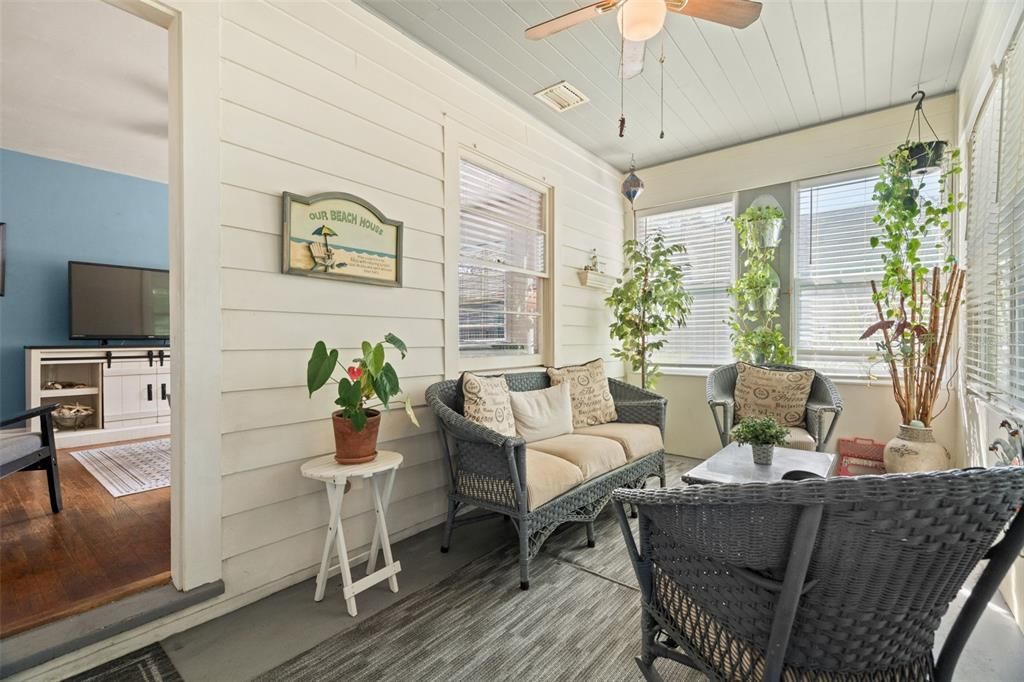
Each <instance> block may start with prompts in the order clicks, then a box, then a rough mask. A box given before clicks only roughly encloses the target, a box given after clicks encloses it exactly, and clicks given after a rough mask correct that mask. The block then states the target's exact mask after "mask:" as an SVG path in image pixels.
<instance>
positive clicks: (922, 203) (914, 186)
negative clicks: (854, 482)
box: [861, 149, 966, 427]
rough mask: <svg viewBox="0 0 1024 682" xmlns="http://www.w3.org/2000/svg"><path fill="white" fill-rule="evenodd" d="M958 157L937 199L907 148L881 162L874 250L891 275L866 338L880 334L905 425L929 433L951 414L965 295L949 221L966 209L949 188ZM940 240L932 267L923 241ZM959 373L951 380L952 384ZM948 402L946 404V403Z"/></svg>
mask: <svg viewBox="0 0 1024 682" xmlns="http://www.w3.org/2000/svg"><path fill="white" fill-rule="evenodd" d="M960 170H961V168H960V165H959V153H958V151H956V150H954V151H953V152H952V153H951V155H950V157H949V159H948V162H947V166H946V168H945V169H944V171H943V172H942V174H941V176H940V181H939V184H940V190H939V197H938V199H937V200H932V199H929V198H926V197H924V196H923V190H924V182H925V180H924V177H923V176H920V175H917V176H915V174H914V172H915V162H914V160H913V159H912V158H911V157H910V155H909V153H908V152H907V150H906V149H900V150H897V151H895V152H893V153H892V154H891V155H890V156H889V157H887V158H885V159H883V160H882V174H881V177H880V178H879V180H878V183H877V184H876V185H875V192H874V195H873V198H874V200H875V201H876V202H877V204H878V212H877V214H876V215H875V218H874V221H875V223H876V224H877V225H878V226H879V227H880V228H881V229H882V235H881V236H879V237H872V239H871V245H872V246H873V247H875V248H879V247H881V248H882V250H883V252H882V261H883V263H884V264H885V273H884V275H883V277H882V280H881V282H880V283H879V282H875V281H874V280H872V282H871V292H872V299H873V301H874V303H875V310H876V312H877V313H878V321H877V322H876V323H874V324H872V325H871V326H870V327H868V328H867V330H865V332H864V334H863V335H862V336H861V338H862V339H866V338H869V337H871V336H874V335H876V334H880V335H881V341H878V342H876V347H877V348H878V351H879V355H880V358H879V359H880V360H881V361H882V362H883V363H884V364H885V366H886V368H887V370H888V372H889V376H890V378H891V379H892V390H893V397H894V398H895V400H896V404H897V405H898V406H899V408H900V414H901V416H902V423H903V424H911V423H912V422H915V421H916V422H920V424H921V425H922V426H926V427H928V426H931V424H932V420H934V419H935V417H937V416H938V415H939V414H941V413H942V411H943V410H944V409H945V405H943V406H942V407H941V408H937V406H938V402H939V397H940V395H941V393H942V391H943V389H944V388H945V386H946V383H947V377H946V367H947V365H948V364H949V361H950V360H951V359H952V360H954V364H955V360H956V358H951V357H950V355H951V353H952V350H951V347H952V344H953V338H954V333H955V329H956V325H957V314H958V312H959V310H960V303H961V301H962V296H963V288H964V277H965V275H966V273H965V271H964V269H963V268H961V267H959V265H958V264H957V263H956V261H955V259H954V258H953V256H952V253H951V245H952V229H951V227H950V218H951V216H952V215H953V214H954V213H955V212H956V211H958V210H960V209H961V208H963V202H961V201H960V197H959V195H958V194H957V193H956V192H955V191H952V190H949V189H948V187H949V185H951V184H952V183H951V178H952V176H954V175H956V174H958V173H959V172H960ZM936 231H938V232H939V233H940V234H941V238H940V240H939V243H938V244H935V247H936V248H940V249H943V251H944V253H945V261H944V262H943V263H942V264H941V265H934V266H932V267H930V268H929V267H928V266H927V265H924V264H923V263H922V262H921V255H920V251H921V249H922V247H923V246H924V248H926V249H927V248H928V246H927V245H926V244H925V241H926V240H927V239H929V238H932V239H934V235H935V233H936ZM954 374H955V369H954V371H953V372H951V373H950V376H949V377H948V379H952V376H953V375H954ZM947 402H948V401H947Z"/></svg>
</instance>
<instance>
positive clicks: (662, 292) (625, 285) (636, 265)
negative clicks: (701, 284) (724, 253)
mask: <svg viewBox="0 0 1024 682" xmlns="http://www.w3.org/2000/svg"><path fill="white" fill-rule="evenodd" d="M622 246H623V252H624V254H625V260H626V262H625V266H624V268H623V273H622V277H621V278H620V279H618V280H617V282H618V284H617V285H616V286H615V288H614V289H612V292H611V294H610V295H609V296H608V298H606V299H605V303H607V304H608V306H609V307H610V308H611V309H612V314H613V315H614V317H615V320H614V321H613V322H612V324H611V327H610V331H611V337H612V338H613V339H616V340H618V341H619V347H618V348H616V349H614V350H613V351H612V355H613V356H614V357H616V358H619V359H620V360H622V361H623V362H625V363H626V364H627V365H629V367H630V368H631V369H632V370H633V371H634V372H639V373H640V386H641V387H642V388H650V387H653V386H654V384H655V382H656V381H657V379H658V376H659V374H660V373H659V371H658V366H657V365H656V364H654V361H653V355H654V353H656V352H657V351H659V350H661V349H662V348H663V347H664V346H665V344H666V343H668V339H667V337H666V335H667V334H668V333H669V332H670V331H671V330H672V329H674V328H675V327H683V326H685V325H686V316H687V315H688V314H689V312H690V305H691V303H692V302H693V297H692V296H691V295H690V294H689V293H687V291H686V289H685V288H684V281H683V269H682V267H681V266H680V265H679V264H678V260H679V258H680V257H681V256H682V255H683V254H684V253H686V249H685V248H684V247H683V245H682V244H672V245H668V244H666V243H665V237H664V235H662V234H661V233H658V234H655V235H654V236H653V237H652V236H650V235H645V236H644V238H643V239H642V240H636V239H630V240H629V241H627V242H626V243H625V244H623V245H622Z"/></svg>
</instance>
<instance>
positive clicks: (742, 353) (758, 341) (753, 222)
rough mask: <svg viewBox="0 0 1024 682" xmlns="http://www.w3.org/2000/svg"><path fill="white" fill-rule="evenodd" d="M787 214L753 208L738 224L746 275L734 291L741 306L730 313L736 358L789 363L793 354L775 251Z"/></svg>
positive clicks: (738, 280)
mask: <svg viewBox="0 0 1024 682" xmlns="http://www.w3.org/2000/svg"><path fill="white" fill-rule="evenodd" d="M782 222H783V213H782V211H781V210H779V209H778V208H777V207H775V206H751V207H750V208H748V209H747V210H745V211H744V212H743V213H741V214H740V215H738V216H736V218H734V219H733V221H732V223H733V225H734V226H735V227H736V233H737V240H738V241H739V243H740V244H741V245H742V246H743V250H744V252H745V258H744V261H743V274H742V275H741V276H740V277H739V278H738V279H737V280H736V281H735V282H733V284H732V286H731V287H729V293H730V294H731V295H732V296H733V298H734V299H735V301H736V305H735V307H733V308H731V313H732V319H731V320H730V321H729V327H730V329H731V330H732V334H731V335H730V339H731V340H732V344H733V347H732V351H733V356H734V357H735V358H737V359H738V360H743V361H746V362H752V363H754V364H757V365H761V364H766V363H767V364H788V363H790V362H792V359H793V358H792V353H791V352H790V350H789V347H788V346H787V345H786V342H785V338H784V337H783V335H782V328H781V327H780V326H779V324H778V318H779V311H778V304H779V289H780V288H781V282H780V280H779V274H778V273H777V272H776V271H775V268H774V267H773V264H774V262H775V249H776V247H777V246H778V244H779V238H780V236H781V231H782Z"/></svg>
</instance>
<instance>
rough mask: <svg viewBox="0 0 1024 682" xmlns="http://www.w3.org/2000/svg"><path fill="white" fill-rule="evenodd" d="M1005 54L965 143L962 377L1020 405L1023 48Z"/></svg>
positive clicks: (1023, 366) (1023, 402)
mask: <svg viewBox="0 0 1024 682" xmlns="http://www.w3.org/2000/svg"><path fill="white" fill-rule="evenodd" d="M1019 40H1020V39H1019V38H1018V39H1017V46H1016V47H1012V48H1011V49H1010V50H1009V51H1008V52H1007V54H1006V57H1005V58H1004V60H1003V63H1002V65H1001V69H1000V71H999V73H998V75H997V76H996V78H995V80H994V82H993V84H992V88H991V90H990V91H989V93H988V95H987V97H986V99H985V102H984V104H983V105H982V109H981V111H980V113H979V115H978V118H977V120H976V122H975V124H974V129H973V130H972V132H971V137H970V141H969V147H968V150H967V152H968V155H967V164H968V188H967V228H966V240H965V242H966V248H965V253H964V261H965V265H966V267H967V283H966V295H965V298H964V319H965V326H966V338H965V340H964V341H965V343H964V348H965V354H964V355H965V357H964V377H965V382H966V384H967V386H968V388H970V389H971V390H973V391H975V392H977V393H980V394H981V395H983V396H986V397H987V398H989V399H991V400H994V401H996V402H999V403H1002V404H1006V405H1009V406H1010V407H1012V408H1018V409H1020V408H1021V407H1024V126H1022V125H1021V121H1024V50H1022V49H1021V48H1020V47H1019Z"/></svg>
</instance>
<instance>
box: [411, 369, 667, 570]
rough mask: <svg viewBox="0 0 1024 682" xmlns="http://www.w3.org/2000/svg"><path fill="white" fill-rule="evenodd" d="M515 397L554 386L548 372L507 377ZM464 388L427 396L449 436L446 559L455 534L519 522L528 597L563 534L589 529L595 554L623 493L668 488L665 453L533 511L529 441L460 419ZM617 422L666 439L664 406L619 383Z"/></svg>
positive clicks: (448, 386)
mask: <svg viewBox="0 0 1024 682" xmlns="http://www.w3.org/2000/svg"><path fill="white" fill-rule="evenodd" d="M505 380H506V381H507V382H508V385H509V388H510V389H511V390H513V391H533V390H537V389H542V388H547V387H548V386H550V379H549V378H548V375H547V373H545V372H523V373H519V374H506V375H505ZM457 384H458V382H457V381H455V380H448V381H442V382H439V383H436V384H434V385H432V386H430V387H429V388H428V389H427V392H426V397H427V404H428V405H429V406H430V407H431V409H432V410H433V411H434V414H436V415H437V417H438V421H439V423H440V426H441V432H442V434H443V436H444V446H445V454H446V458H445V459H446V462H447V470H448V519H447V522H446V523H445V531H444V542H443V544H442V546H441V551H442V552H447V551H448V547H449V545H450V544H451V537H452V531H453V530H454V528H455V527H457V526H461V525H464V524H467V523H473V522H475V521H479V520H482V519H486V518H491V517H493V516H495V515H503V516H507V517H509V518H510V519H512V521H513V523H514V524H515V526H516V530H517V531H518V533H519V576H520V587H521V588H522V589H524V590H525V589H529V586H530V560H532V559H533V558H534V557H535V556H536V555H537V552H538V551H540V547H541V545H542V544H543V543H544V541H545V540H546V539H547V538H548V536H549V535H551V533H552V532H554V530H555V529H556V528H558V526H560V525H562V524H563V523H566V522H569V521H575V522H580V523H585V524H586V528H587V544H588V546H590V547H593V546H594V524H593V521H594V519H595V518H596V517H597V515H598V514H599V513H600V512H601V510H602V509H604V506H605V505H606V504H608V502H609V501H610V500H611V497H612V492H613V491H614V490H615V489H616V488H621V487H631V486H636V487H642V486H643V485H644V484H645V483H646V481H647V479H648V478H652V477H654V476H657V477H658V478H660V479H661V484H662V486H664V485H665V451H664V450H658V451H656V452H651V453H648V454H646V455H644V456H642V457H639V458H638V459H634V460H633V461H630V462H628V463H627V464H625V465H624V466H620V467H618V468H617V469H613V470H611V471H609V472H607V473H605V474H603V475H600V476H597V477H596V478H592V479H589V480H586V481H584V482H583V483H581V484H580V485H578V486H576V487H575V488H572V489H570V490H568V491H567V492H565V493H564V494H562V495H559V496H558V497H555V498H554V499H552V500H550V501H548V502H546V503H544V504H543V505H541V506H539V507H537V508H536V509H533V510H530V508H529V504H528V500H527V491H526V473H527V471H526V461H527V457H526V441H524V440H523V439H522V438H519V437H516V436H511V437H510V436H503V435H501V434H498V433H497V432H495V431H492V430H491V429H488V428H486V427H484V426H481V425H479V424H476V423H474V422H472V421H470V420H468V419H466V418H465V417H463V416H462V415H461V414H459V412H458V408H457V393H458V388H457ZM608 384H609V388H610V390H611V394H612V399H613V400H614V401H615V410H616V412H617V413H618V421H619V422H623V423H631V424H652V425H654V426H657V427H658V428H659V429H661V432H662V435H663V436H664V432H665V405H666V401H665V399H664V398H662V397H661V396H659V395H657V394H655V393H651V392H649V391H644V390H642V389H640V388H637V387H635V386H632V385H630V384H627V383H625V382H622V381H618V380H616V379H609V380H608ZM463 506H473V507H479V508H481V509H483V510H485V512H484V513H481V514H461V515H460V514H459V511H460V510H461V509H462V507H463Z"/></svg>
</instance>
